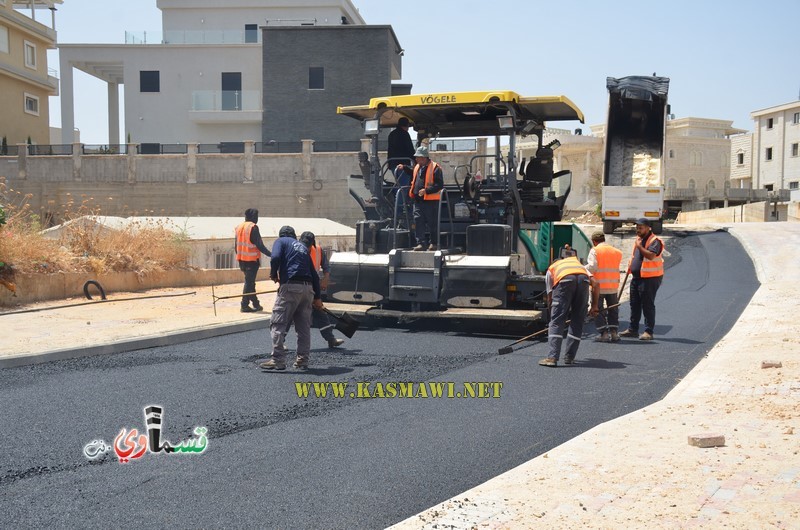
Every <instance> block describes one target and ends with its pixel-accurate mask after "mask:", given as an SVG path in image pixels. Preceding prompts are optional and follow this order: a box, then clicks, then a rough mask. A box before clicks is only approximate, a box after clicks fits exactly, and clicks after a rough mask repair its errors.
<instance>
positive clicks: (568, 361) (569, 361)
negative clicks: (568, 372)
mask: <svg viewBox="0 0 800 530" xmlns="http://www.w3.org/2000/svg"><path fill="white" fill-rule="evenodd" d="M564 364H575V357H566V356H565V357H564Z"/></svg>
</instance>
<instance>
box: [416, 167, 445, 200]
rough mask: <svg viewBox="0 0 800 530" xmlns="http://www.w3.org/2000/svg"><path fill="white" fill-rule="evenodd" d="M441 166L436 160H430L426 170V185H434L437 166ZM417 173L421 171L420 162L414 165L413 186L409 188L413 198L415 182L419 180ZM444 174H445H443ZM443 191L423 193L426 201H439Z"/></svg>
mask: <svg viewBox="0 0 800 530" xmlns="http://www.w3.org/2000/svg"><path fill="white" fill-rule="evenodd" d="M438 167H439V164H437V163H436V162H434V161H433V160H428V167H427V169H426V170H425V187H426V188H427V187H429V186H432V185H433V174H434V172H435V171H436V168H438ZM417 173H419V164H417V165H416V166H414V176H413V177H412V178H411V187H410V188H408V196H409V197H411V198H412V199H413V198H414V183H415V182H416V181H417ZM442 176H444V175H442ZM440 195H441V192H438V191H437V192H436V193H430V194H428V193H423V195H422V197H423V198H424V199H425V200H426V201H438V200H439V196H440Z"/></svg>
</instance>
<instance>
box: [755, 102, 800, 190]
mask: <svg viewBox="0 0 800 530" xmlns="http://www.w3.org/2000/svg"><path fill="white" fill-rule="evenodd" d="M750 117H751V118H753V120H754V124H753V125H754V127H753V128H754V130H753V141H752V153H753V157H752V158H753V161H752V176H751V178H752V186H753V188H760V189H767V190H770V191H778V190H787V189H788V190H796V189H798V188H800V101H793V102H791V103H785V104H783V105H778V106H775V107H769V108H766V109H762V110H757V111H754V112H751V113H750Z"/></svg>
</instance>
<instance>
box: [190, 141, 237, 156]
mask: <svg viewBox="0 0 800 530" xmlns="http://www.w3.org/2000/svg"><path fill="white" fill-rule="evenodd" d="M197 152H198V154H201V155H206V154H215V153H216V154H229V153H244V142H220V143H218V144H197Z"/></svg>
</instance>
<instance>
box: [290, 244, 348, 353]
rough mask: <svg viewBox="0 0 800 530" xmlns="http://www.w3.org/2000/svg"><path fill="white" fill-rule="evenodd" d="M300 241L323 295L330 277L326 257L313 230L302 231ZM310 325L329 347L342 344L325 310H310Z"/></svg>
mask: <svg viewBox="0 0 800 530" xmlns="http://www.w3.org/2000/svg"><path fill="white" fill-rule="evenodd" d="M300 242H301V243H303V244H304V245H305V246H306V247H308V252H309V254H311V262H312V263H313V264H314V269H315V270H316V271H317V274H319V278H320V279H319V286H320V290H321V291H322V293H323V296H324V294H325V291H326V290H327V289H328V282H329V281H330V278H331V266H330V263H329V262H328V258H327V257H325V252H323V251H322V247H320V246H319V245H317V237H316V236H315V235H314V233H313V232H303V233H302V234H300ZM311 327H312V328H319V332H320V334H321V335H322V338H323V339H325V341H326V342H327V343H328V347H329V348H337V347H339V346H341V345H342V344H344V340H343V339H337V338H336V337H334V335H333V330H334V329H335V326H334V325H333V323H332V322H331V319H330V317H329V316H328V314H327V313H326V312H325V311H321V310H319V309H314V310H313V311H311Z"/></svg>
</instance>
